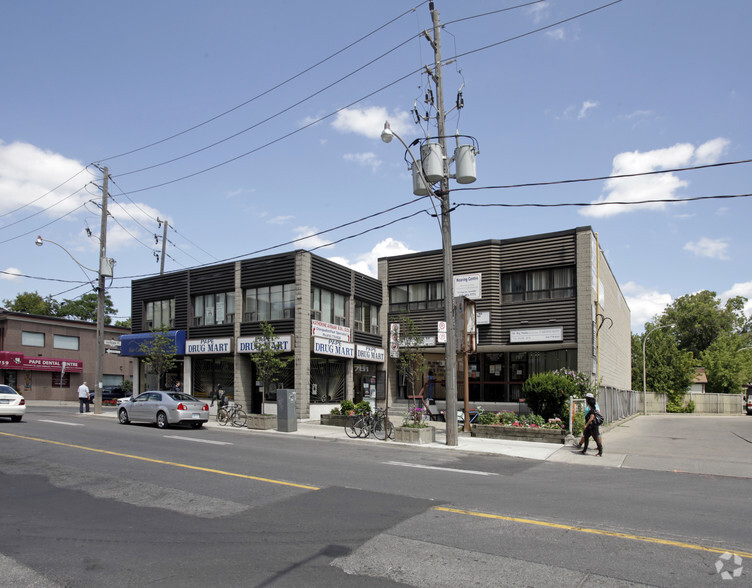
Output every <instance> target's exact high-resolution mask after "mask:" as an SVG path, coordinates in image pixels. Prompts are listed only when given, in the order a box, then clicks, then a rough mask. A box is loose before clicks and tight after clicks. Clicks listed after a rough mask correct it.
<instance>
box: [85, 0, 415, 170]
mask: <svg viewBox="0 0 752 588" xmlns="http://www.w3.org/2000/svg"><path fill="white" fill-rule="evenodd" d="M426 1H427V0H425V1H424V2H421V3H420V4H418V5H417V6H415V7H413V8H411V9H409V10H406V11H405V12H403V13H402V14H400V15H399V16H397V17H395V18H393V19H392V20H390V21H388V22H386V23H385V24H383V25H381V26H380V27H378V28H376V29H374V30H372V31H371V32H370V33H368V34H366V35H364V36H362V37H361V38H360V39H358V40H357V41H353V42H352V43H350V44H349V45H347V46H345V47H343V48H342V49H340V50H338V51H335V52H334V53H332V54H331V55H329V56H328V57H325V58H324V59H322V60H321V61H318V62H317V63H315V64H313V65H311V66H309V67H307V68H305V69H303V70H302V71H300V72H299V73H297V74H295V75H293V76H291V77H289V78H287V79H286V80H284V81H283V82H280V83H279V84H277V85H275V86H272V87H271V88H269V89H268V90H265V91H263V92H261V93H260V94H257V95H256V96H254V97H253V98H250V99H248V100H246V101H245V102H242V103H240V104H238V105H237V106H234V107H232V108H230V109H229V110H226V111H224V112H222V113H220V114H217V115H215V116H213V117H211V118H209V119H207V120H205V121H204V122H201V123H199V124H197V125H194V126H192V127H190V128H188V129H185V130H184V131H180V132H179V133H175V134H174V135H170V136H169V137H166V138H164V139H160V140H159V141H155V142H153V143H150V144H148V145H144V146H143V147H138V148H136V149H132V150H130V151H126V152H124V153H120V154H118V155H112V156H110V157H104V158H102V159H100V160H99V161H100V162H102V161H108V160H112V159H117V158H119V157H124V156H126V155H131V154H132V153H136V152H138V151H143V150H144V149H148V148H150V147H154V146H155V145H159V144H161V143H164V142H166V141H169V140H171V139H175V138H176V137H180V136H181V135H185V134H186V133H189V132H190V131H193V130H195V129H198V128H199V127H202V126H204V125H206V124H209V123H211V122H214V121H215V120H217V119H219V118H222V117H223V116H226V115H228V114H230V113H231V112H234V111H236V110H238V109H239V108H242V107H243V106H246V105H248V104H250V103H251V102H254V101H255V100H258V99H259V98H262V97H263V96H266V95H267V94H269V93H271V92H273V91H275V90H278V89H279V88H281V87H282V86H285V85H286V84H288V83H290V82H292V81H293V80H295V79H297V78H299V77H300V76H302V75H304V74H306V73H308V72H309V71H311V70H313V69H315V68H317V67H318V66H320V65H323V64H324V63H326V62H327V61H329V60H331V59H333V58H334V57H336V56H337V55H339V54H341V53H344V52H345V51H347V50H348V49H350V48H352V47H354V46H355V45H357V44H358V43H360V42H361V41H364V40H365V39H367V38H368V37H370V36H372V35H374V34H376V33H377V32H379V31H380V30H382V29H384V28H386V27H388V26H389V25H391V24H393V23H394V22H396V21H398V20H399V19H401V18H402V17H404V16H405V15H407V14H410V13H412V12H415V11H416V10H417V9H418V8H420V7H421V6H423V5H424V4H425V3H426Z"/></svg>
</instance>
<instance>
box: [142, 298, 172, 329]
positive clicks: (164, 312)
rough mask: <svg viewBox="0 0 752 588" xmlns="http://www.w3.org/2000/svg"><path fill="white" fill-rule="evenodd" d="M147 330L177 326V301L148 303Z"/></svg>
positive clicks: (167, 300) (170, 299)
mask: <svg viewBox="0 0 752 588" xmlns="http://www.w3.org/2000/svg"><path fill="white" fill-rule="evenodd" d="M145 326H146V328H147V329H149V330H155V329H161V328H162V327H174V326H175V299H174V298H168V299H166V300H154V301H152V302H147V303H146V325H145Z"/></svg>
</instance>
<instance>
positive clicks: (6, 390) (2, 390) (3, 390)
mask: <svg viewBox="0 0 752 588" xmlns="http://www.w3.org/2000/svg"><path fill="white" fill-rule="evenodd" d="M0 394H13V395H16V394H18V392H16V391H15V390H14V389H13V388H11V387H10V386H4V385H0Z"/></svg>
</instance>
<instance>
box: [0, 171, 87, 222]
mask: <svg viewBox="0 0 752 588" xmlns="http://www.w3.org/2000/svg"><path fill="white" fill-rule="evenodd" d="M88 169H89V166H88V165H87V166H86V167H84V168H83V169H82V170H80V171H79V172H77V173H75V174H73V175H72V176H71V177H70V178H68V179H67V180H65V181H64V182H62V183H61V184H58V185H57V186H55V187H54V188H52V189H50V190H48V191H47V192H45V193H44V194H42V195H41V196H39V197H38V198H35V199H34V200H30V201H29V202H27V203H26V204H24V205H22V206H19V207H18V208H14V209H13V210H9V211H8V212H4V213H2V214H0V218H2V217H4V216H9V215H11V214H15V213H16V212H18V211H19V210H23V209H24V208H26V207H27V206H31V205H32V204H34V203H35V202H39V201H40V200H41V199H42V198H44V197H45V196H48V195H50V194H52V193H53V192H54V191H55V190H58V189H60V188H62V187H63V186H65V184H67V183H68V182H70V181H71V180H72V179H74V178H76V177H78V176H79V175H81V174H82V173H83V172H85V171H86V170H88ZM87 185H88V184H87ZM84 187H85V186H84ZM80 191H81V188H79V189H78V190H76V191H75V192H74V193H73V194H77V193H78V192H80ZM73 194H71V195H70V196H72V195H73ZM70 196H68V197H67V198H69V197H70ZM63 200H65V198H64V199H63ZM61 202H62V200H61ZM53 206H54V205H53ZM49 208H52V207H49ZM45 210H48V209H45ZM37 214H38V213H37ZM31 216H35V215H31ZM26 218H31V217H26ZM21 220H26V219H21ZM18 222H20V221H18ZM13 224H15V223H13ZM5 226H6V227H7V226H10V225H5ZM2 228H4V227H2Z"/></svg>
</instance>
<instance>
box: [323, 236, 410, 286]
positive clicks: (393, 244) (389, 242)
mask: <svg viewBox="0 0 752 588" xmlns="http://www.w3.org/2000/svg"><path fill="white" fill-rule="evenodd" d="M407 253H415V252H414V251H413V250H411V249H408V247H407V246H406V245H405V244H404V243H402V242H401V241H396V240H395V239H392V238H391V237H389V238H387V239H384V240H383V241H380V242H379V243H377V244H376V245H375V246H374V248H373V249H371V251H368V252H367V253H363V254H361V255H358V256H356V257H355V259H347V258H345V257H341V256H338V257H330V258H329V259H330V260H331V261H334V262H336V263H339V264H341V265H344V266H346V267H349V268H350V269H354V270H355V271H358V272H361V273H363V274H367V275H369V276H373V277H374V278H375V277H377V275H378V271H379V268H378V260H379V257H390V256H393V255H405V254H407Z"/></svg>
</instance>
